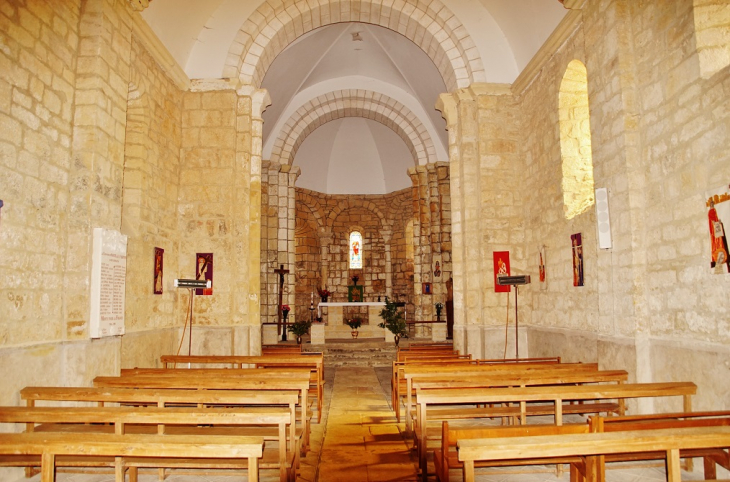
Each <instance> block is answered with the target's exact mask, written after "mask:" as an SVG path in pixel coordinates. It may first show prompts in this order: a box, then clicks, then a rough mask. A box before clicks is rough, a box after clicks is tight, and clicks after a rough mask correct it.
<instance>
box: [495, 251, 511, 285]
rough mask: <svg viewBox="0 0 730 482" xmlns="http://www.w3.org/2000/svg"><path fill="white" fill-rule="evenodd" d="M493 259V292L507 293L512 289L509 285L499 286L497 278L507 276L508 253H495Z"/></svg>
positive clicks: (508, 272)
mask: <svg viewBox="0 0 730 482" xmlns="http://www.w3.org/2000/svg"><path fill="white" fill-rule="evenodd" d="M493 257H494V292H495V293H509V292H510V291H512V287H511V286H509V285H506V286H501V285H499V284H498V283H497V277H498V276H500V275H501V276H509V274H510V271H509V251H495V252H494V253H493Z"/></svg>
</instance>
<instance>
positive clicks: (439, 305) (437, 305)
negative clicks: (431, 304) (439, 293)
mask: <svg viewBox="0 0 730 482" xmlns="http://www.w3.org/2000/svg"><path fill="white" fill-rule="evenodd" d="M435 306H436V311H441V310H443V309H444V304H443V303H441V302H440V301H439V302H438V303H436V305H435Z"/></svg>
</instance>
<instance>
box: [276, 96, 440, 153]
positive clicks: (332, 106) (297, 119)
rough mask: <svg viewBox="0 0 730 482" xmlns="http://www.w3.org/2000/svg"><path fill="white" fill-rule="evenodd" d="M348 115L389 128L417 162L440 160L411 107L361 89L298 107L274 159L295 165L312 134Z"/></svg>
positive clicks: (315, 100) (278, 143)
mask: <svg viewBox="0 0 730 482" xmlns="http://www.w3.org/2000/svg"><path fill="white" fill-rule="evenodd" d="M344 117H362V118H365V119H370V120H373V121H376V122H379V123H381V124H383V125H384V126H386V127H388V128H389V129H391V130H392V131H393V132H395V133H396V134H397V135H398V136H399V137H400V138H401V139H403V142H404V143H405V144H406V146H407V147H408V150H409V151H410V152H411V155H412V156H413V160H414V163H415V164H416V165H424V164H427V163H429V162H436V161H437V159H436V149H435V147H434V144H433V139H431V136H430V135H429V133H428V131H427V129H426V126H425V125H424V124H423V123H422V122H421V121H420V119H419V118H418V117H417V116H416V115H415V114H414V113H413V112H411V111H410V109H408V108H407V107H406V106H404V105H403V104H401V103H400V102H398V101H396V100H395V99H392V98H390V97H387V96H384V95H381V94H378V93H376V92H367V91H361V90H358V91H348V90H342V91H338V92H331V93H328V94H326V95H321V96H319V97H316V98H314V99H312V100H310V101H309V102H307V103H306V104H304V105H303V106H301V107H300V108H299V109H297V110H296V112H294V114H293V115H292V116H291V117H290V118H289V119H288V120H287V122H286V123H285V125H284V127H283V128H282V129H281V131H280V132H279V136H278V137H277V139H276V141H275V142H274V147H273V149H272V151H271V161H272V162H278V163H280V164H290V165H291V164H292V163H293V162H294V157H295V156H296V153H297V151H298V150H299V147H300V146H301V145H302V142H304V140H305V139H306V138H307V136H309V134H311V133H312V132H314V131H315V130H316V129H317V128H318V127H321V126H322V125H324V124H326V123H327V122H330V121H333V120H336V119H341V118H344Z"/></svg>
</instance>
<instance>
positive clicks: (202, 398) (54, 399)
mask: <svg viewBox="0 0 730 482" xmlns="http://www.w3.org/2000/svg"><path fill="white" fill-rule="evenodd" d="M299 396H300V395H299V392H298V391H297V390H279V391H276V390H157V389H130V388H96V387H26V388H24V389H22V390H21V391H20V398H21V400H25V402H26V406H27V407H36V406H37V405H38V404H43V405H49V404H58V403H63V404H65V405H68V404H69V403H74V404H76V405H78V404H85V405H87V406H88V405H90V404H93V405H96V406H102V407H103V406H109V405H111V406H119V405H120V404H121V405H124V404H130V405H135V406H153V407H154V406H156V407H161V408H164V407H174V406H178V407H179V406H187V407H191V406H192V407H198V408H203V407H218V408H220V407H248V408H250V407H256V406H265V407H275V406H281V407H284V408H285V409H286V410H287V413H288V414H289V422H288V424H287V425H288V429H289V433H288V437H287V440H288V445H287V451H288V452H289V453H291V454H294V456H295V460H296V463H295V465H298V460H299V458H298V457H299V453H300V452H301V451H302V450H303V449H302V448H301V447H300V443H301V440H302V439H303V430H301V431H297V428H296V421H297V416H296V407H297V405H298V403H299ZM34 427H35V424H34V423H29V424H27V425H26V431H28V432H30V431H33V430H34ZM256 435H258V436H262V437H264V439H268V440H273V437H278V431H273V432H272V431H270V430H266V429H263V430H257V431H256Z"/></svg>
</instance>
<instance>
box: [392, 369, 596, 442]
mask: <svg viewBox="0 0 730 482" xmlns="http://www.w3.org/2000/svg"><path fill="white" fill-rule="evenodd" d="M546 370H550V371H551V372H555V373H591V372H595V371H597V370H598V364H597V363H560V364H551V363H540V362H539V363H519V364H513V363H501V364H496V365H477V366H462V367H459V366H448V365H446V366H444V365H439V366H423V365H422V366H417V365H414V366H408V367H407V368H406V367H404V368H403V378H404V379H405V380H406V388H405V397H406V432H411V431H412V430H413V417H412V410H413V407H414V405H413V383H412V381H411V380H412V378H413V377H414V376H418V377H420V378H424V379H425V378H429V377H430V378H443V377H445V376H448V377H452V378H454V379H458V378H462V377H467V376H471V375H484V376H498V375H499V374H502V375H504V376H509V375H515V376H521V375H529V374H530V373H544V372H545V371H546ZM398 408H399V410H400V405H399V407H398Z"/></svg>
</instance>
